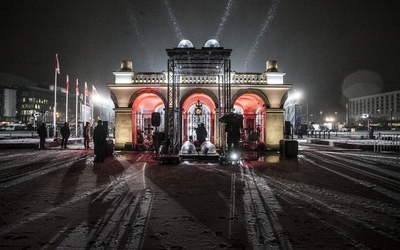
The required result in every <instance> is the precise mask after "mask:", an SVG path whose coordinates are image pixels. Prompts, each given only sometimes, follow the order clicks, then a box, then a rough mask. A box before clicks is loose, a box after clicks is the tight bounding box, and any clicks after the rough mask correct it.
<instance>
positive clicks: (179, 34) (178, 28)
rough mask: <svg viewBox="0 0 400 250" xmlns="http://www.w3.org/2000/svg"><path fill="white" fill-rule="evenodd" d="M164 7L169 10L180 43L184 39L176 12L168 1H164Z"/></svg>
mask: <svg viewBox="0 0 400 250" xmlns="http://www.w3.org/2000/svg"><path fill="white" fill-rule="evenodd" d="M163 2H164V5H165V8H167V11H168V15H169V19H170V20H171V23H172V26H173V27H174V30H175V35H176V37H177V38H178V40H179V41H181V40H182V39H183V35H182V32H181V28H180V27H179V24H178V21H176V18H175V14H174V11H173V10H172V8H171V6H170V5H169V2H168V0H164V1H163Z"/></svg>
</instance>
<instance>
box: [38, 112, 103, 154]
mask: <svg viewBox="0 0 400 250" xmlns="http://www.w3.org/2000/svg"><path fill="white" fill-rule="evenodd" d="M37 133H38V135H39V138H40V142H39V149H46V147H45V142H46V138H47V137H48V134H47V127H46V124H45V123H42V125H40V126H39V128H38V129H37ZM60 134H61V149H66V148H68V147H67V144H68V139H69V136H70V135H71V130H70V128H69V123H68V122H64V125H63V126H62V127H61V129H60ZM91 134H92V128H91V126H90V123H89V122H86V125H85V127H84V128H83V138H84V141H83V144H84V147H85V149H89V148H90V139H91ZM107 134H108V133H107V129H106V127H105V126H104V125H103V121H101V120H99V121H98V123H97V126H96V127H95V129H94V131H93V143H94V154H95V158H94V161H95V162H103V161H104V158H105V157H106V150H107V148H106V147H107Z"/></svg>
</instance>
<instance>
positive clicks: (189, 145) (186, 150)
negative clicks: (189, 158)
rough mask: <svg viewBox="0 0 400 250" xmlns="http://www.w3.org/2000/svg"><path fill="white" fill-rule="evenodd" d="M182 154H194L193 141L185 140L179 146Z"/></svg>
mask: <svg viewBox="0 0 400 250" xmlns="http://www.w3.org/2000/svg"><path fill="white" fill-rule="evenodd" d="M181 153H182V154H195V153H196V146H194V144H193V142H191V141H185V143H183V145H182V148H181Z"/></svg>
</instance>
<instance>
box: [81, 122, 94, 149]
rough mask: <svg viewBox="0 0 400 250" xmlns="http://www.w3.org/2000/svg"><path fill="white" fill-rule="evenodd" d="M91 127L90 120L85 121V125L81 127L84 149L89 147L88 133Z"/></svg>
mask: <svg viewBox="0 0 400 250" xmlns="http://www.w3.org/2000/svg"><path fill="white" fill-rule="evenodd" d="M91 129H92V128H91V127H90V122H86V126H85V127H84V128H83V144H84V146H85V149H89V148H90V147H89V143H90V134H91Z"/></svg>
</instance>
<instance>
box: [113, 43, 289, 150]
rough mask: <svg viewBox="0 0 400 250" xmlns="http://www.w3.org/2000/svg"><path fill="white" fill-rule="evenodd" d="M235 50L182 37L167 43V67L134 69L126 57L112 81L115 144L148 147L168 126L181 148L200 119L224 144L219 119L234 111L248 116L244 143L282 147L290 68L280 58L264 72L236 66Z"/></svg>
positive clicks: (218, 144) (212, 138) (210, 136)
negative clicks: (171, 45) (232, 60)
mask: <svg viewBox="0 0 400 250" xmlns="http://www.w3.org/2000/svg"><path fill="white" fill-rule="evenodd" d="M231 52H232V50H230V49H224V48H223V47H221V46H220V45H219V43H218V41H216V40H214V39H211V40H209V41H207V42H206V44H205V45H204V47H202V48H201V49H196V48H194V47H193V45H192V43H191V42H190V41H188V40H182V41H181V42H180V43H179V45H178V47H177V48H174V49H167V54H168V57H169V59H168V70H167V71H166V72H165V71H163V72H146V73H135V72H134V71H133V68H132V62H131V61H122V62H121V70H120V71H118V72H114V75H115V83H110V84H108V87H109V88H110V92H111V97H112V99H113V101H114V103H115V148H116V149H127V148H131V149H139V148H144V147H145V145H146V144H148V143H151V140H152V139H151V138H152V135H153V134H154V132H155V131H162V132H165V134H166V136H168V138H171V141H172V144H173V145H174V146H176V147H175V148H179V147H180V146H181V145H182V144H183V143H184V142H185V141H187V140H189V139H193V140H194V141H196V139H197V138H196V133H195V130H196V128H197V127H198V126H199V124H201V123H204V125H205V126H206V130H207V131H208V135H207V138H206V140H207V141H210V142H211V143H213V144H214V145H215V146H216V147H217V148H221V147H224V145H225V132H224V127H223V124H220V123H219V121H218V119H219V118H220V117H222V116H223V115H225V114H227V113H229V112H234V113H239V114H241V115H243V118H244V119H243V131H242V133H241V141H240V144H241V146H243V147H246V146H251V144H254V143H257V144H260V145H262V146H263V147H265V149H278V148H279V140H281V139H282V138H283V127H284V120H283V113H284V110H283V104H284V102H285V100H286V98H287V92H288V90H289V89H290V88H291V87H292V85H291V84H285V83H284V79H283V77H284V75H285V73H281V72H279V71H278V65H277V62H276V61H275V60H271V61H267V62H266V71H265V72H262V73H245V72H243V73H239V72H235V71H231V66H230V55H231ZM154 113H159V114H160V117H161V119H160V121H159V122H158V123H159V124H154V121H153V122H152V119H151V118H152V116H153V115H154ZM153 119H154V117H153ZM254 134H255V135H257V136H254ZM252 137H253V138H252ZM254 137H255V138H254Z"/></svg>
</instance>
